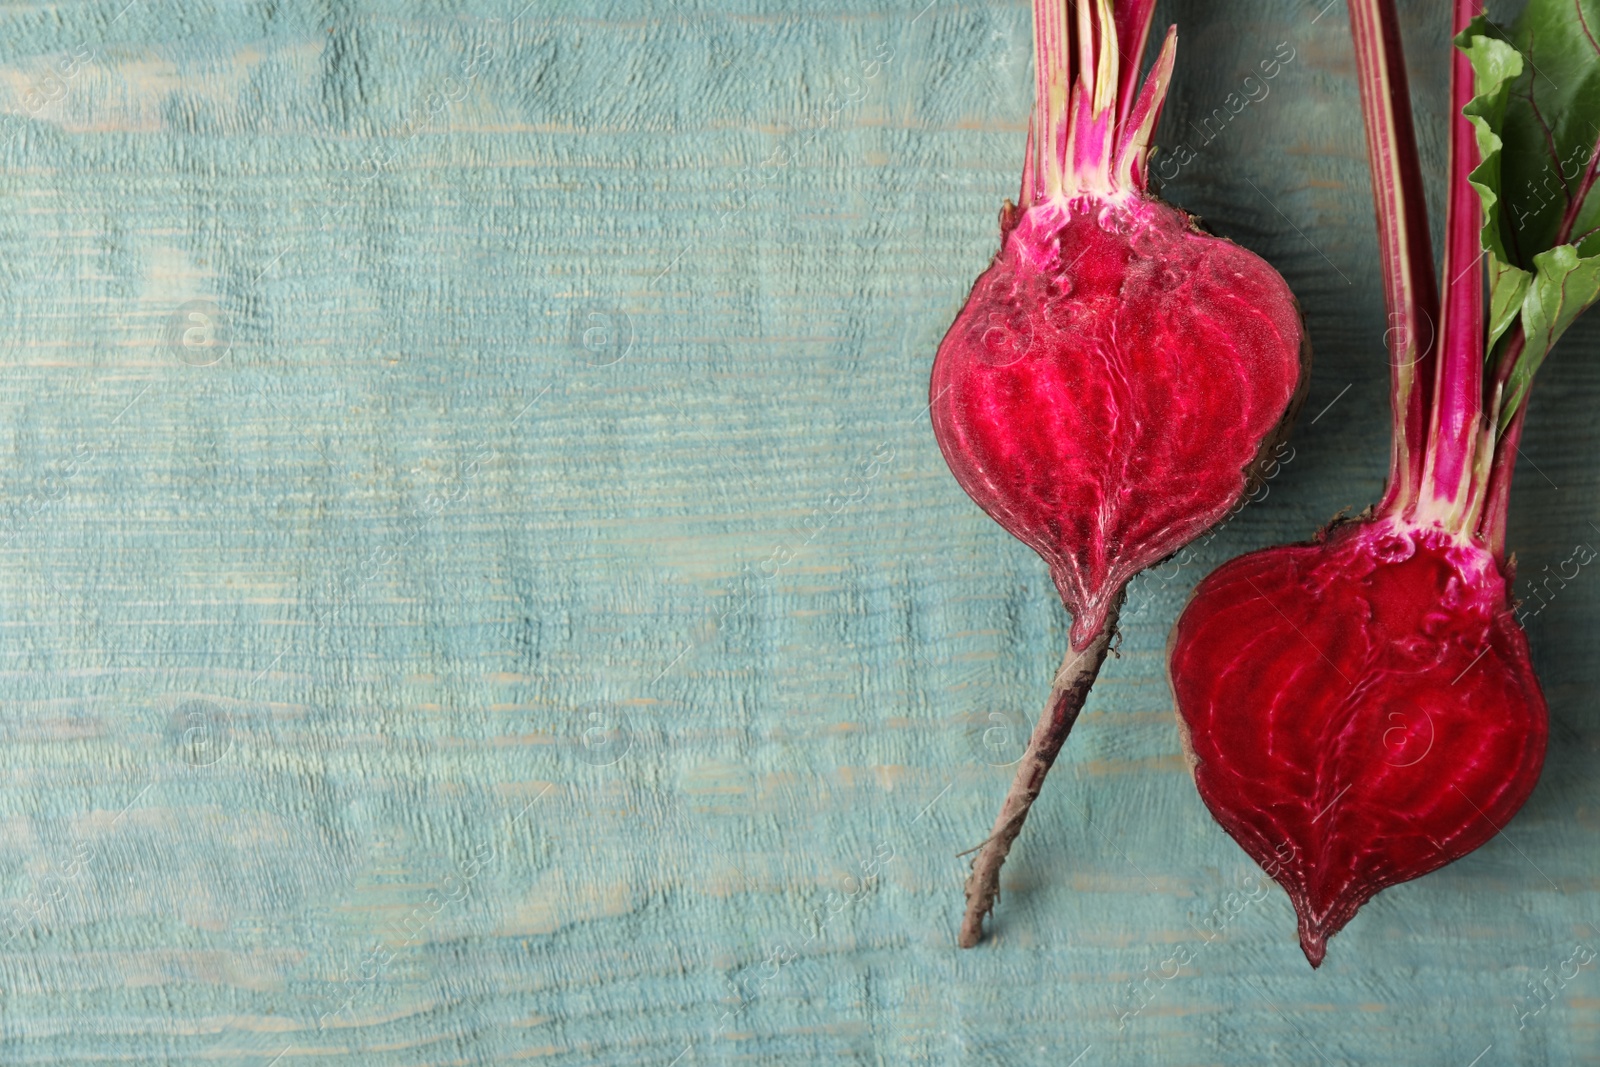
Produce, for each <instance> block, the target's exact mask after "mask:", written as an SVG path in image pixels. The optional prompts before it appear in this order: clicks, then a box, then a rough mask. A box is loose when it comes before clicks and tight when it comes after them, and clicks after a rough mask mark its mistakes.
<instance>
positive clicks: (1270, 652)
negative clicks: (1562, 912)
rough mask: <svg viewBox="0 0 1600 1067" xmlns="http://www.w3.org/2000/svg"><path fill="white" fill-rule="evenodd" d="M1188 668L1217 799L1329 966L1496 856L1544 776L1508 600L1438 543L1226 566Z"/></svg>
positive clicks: (1205, 599) (1423, 531) (1202, 772)
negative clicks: (1439, 879)
mask: <svg viewBox="0 0 1600 1067" xmlns="http://www.w3.org/2000/svg"><path fill="white" fill-rule="evenodd" d="M1169 663H1170V670H1171V680H1172V686H1173V692H1174V695H1175V696H1176V698H1177V709H1178V716H1179V720H1180V723H1181V725H1182V728H1183V733H1184V747H1185V750H1186V751H1187V752H1188V753H1189V756H1190V761H1191V764H1192V767H1193V770H1194V777H1195V784H1196V786H1197V787H1198V788H1199V791H1200V796H1201V799H1202V800H1204V802H1205V804H1206V807H1208V808H1209V809H1210V810H1211V813H1212V814H1213V815H1214V816H1215V817H1216V819H1217V821H1218V822H1219V823H1221V824H1222V826H1223V828H1224V829H1225V830H1227V832H1228V833H1229V834H1230V835H1231V836H1232V837H1233V838H1234V840H1235V841H1237V842H1238V843H1239V845H1240V846H1241V847H1243V848H1244V850H1245V851H1246V852H1248V853H1249V854H1250V855H1251V857H1252V858H1254V859H1255V860H1256V862H1257V863H1259V864H1261V865H1262V867H1263V868H1264V869H1266V870H1268V871H1269V872H1275V873H1274V877H1275V878H1276V879H1277V881H1278V882H1279V883H1280V884H1281V885H1282V886H1283V887H1284V889H1285V890H1287V892H1288V894H1289V898H1290V900H1291V901H1292V902H1293V903H1294V907H1295V911H1296V912H1297V913H1298V915H1299V925H1300V944H1301V948H1302V949H1303V950H1304V951H1305V954H1306V958H1307V959H1308V960H1310V961H1311V965H1312V966H1313V967H1315V966H1318V965H1320V964H1321V962H1322V959H1323V956H1324V954H1325V952H1326V950H1327V940H1328V938H1329V937H1331V936H1332V935H1333V934H1334V933H1336V932H1338V930H1340V929H1341V928H1342V927H1343V926H1344V925H1345V924H1346V923H1347V922H1349V921H1350V919H1351V918H1352V917H1353V916H1354V915H1355V913H1356V911H1357V909H1358V908H1360V907H1361V905H1362V904H1364V903H1366V902H1367V901H1368V900H1370V899H1371V898H1372V897H1373V895H1374V894H1376V893H1378V892H1379V891H1380V890H1382V889H1384V888H1386V887H1388V886H1392V885H1395V884H1397V883H1400V882H1405V881H1409V880H1410V879H1412V878H1417V877H1419V876H1421V875H1423V874H1426V873H1428V872H1429V871H1432V870H1435V869H1437V868H1439V867H1442V866H1444V865H1445V864H1447V863H1450V862H1452V861H1453V860H1456V859H1459V858H1460V857H1462V856H1464V855H1466V854H1467V853H1468V852H1471V851H1472V850H1473V849H1475V848H1477V847H1478V846H1479V845H1482V844H1484V843H1485V842H1486V841H1488V840H1489V839H1490V838H1491V837H1493V836H1494V835H1495V834H1496V833H1497V832H1498V829H1499V828H1500V827H1503V826H1504V825H1505V824H1506V822H1507V821H1508V820H1509V819H1510V818H1511V817H1512V816H1513V815H1514V814H1516V812H1517V810H1518V809H1519V808H1520V807H1521V806H1522V804H1523V802H1524V801H1526V800H1527V799H1528V795H1529V794H1530V793H1531V792H1532V791H1533V787H1534V784H1535V783H1536V782H1537V781H1538V777H1539V771H1540V769H1541V767H1542V766H1543V763H1544V752H1545V742H1546V737H1547V735H1548V729H1549V725H1548V712H1547V710H1546V706H1545V700H1544V695H1543V693H1542V692H1541V690H1540V688H1539V682H1538V679H1537V678H1536V677H1535V675H1534V671H1533V667H1532V664H1531V662H1530V660H1529V656H1528V642H1527V639H1526V637H1525V635H1524V634H1523V631H1522V628H1521V627H1520V626H1519V625H1518V624H1517V622H1516V620H1515V618H1514V617H1513V615H1512V604H1511V600H1510V595H1509V583H1508V581H1507V579H1506V577H1505V576H1504V574H1503V573H1502V572H1501V570H1500V568H1499V567H1498V566H1497V565H1496V563H1495V560H1494V558H1493V557H1492V555H1491V554H1490V553H1489V552H1487V551H1485V550H1484V549H1482V548H1481V547H1479V546H1477V545H1476V544H1474V543H1472V542H1471V541H1470V540H1465V539H1461V538H1457V537H1452V536H1450V535H1448V534H1445V533H1444V532H1443V531H1441V530H1438V529H1431V528H1420V527H1416V526H1412V525H1409V524H1406V523H1403V522H1400V521H1398V520H1395V519H1388V518H1382V519H1373V520H1367V521H1360V522H1351V523H1345V524H1342V525H1338V526H1335V527H1334V528H1333V529H1332V530H1331V531H1329V532H1327V533H1326V535H1325V536H1323V537H1322V538H1320V539H1319V540H1318V541H1316V542H1313V543H1309V544H1300V545H1287V546H1283V547H1278V548H1270V549H1266V550H1263V551H1259V552H1254V553H1251V554H1249V555H1246V556H1241V557H1239V558H1238V559H1235V560H1233V561H1231V562H1229V563H1227V564H1224V565H1223V566H1222V567H1221V568H1219V569H1218V570H1216V571H1215V572H1213V573H1212V574H1211V575H1210V576H1208V577H1207V578H1206V579H1205V580H1204V581H1202V582H1201V583H1200V585H1199V586H1198V587H1197V588H1196V590H1195V592H1194V596H1193V598H1192V599H1191V600H1190V602H1189V605H1188V606H1187V607H1186V608H1185V610H1184V612H1183V614H1182V616H1181V617H1180V618H1179V620H1178V624H1177V627H1176V628H1175V629H1174V631H1173V635H1172V642H1171V649H1170V657H1169Z"/></svg>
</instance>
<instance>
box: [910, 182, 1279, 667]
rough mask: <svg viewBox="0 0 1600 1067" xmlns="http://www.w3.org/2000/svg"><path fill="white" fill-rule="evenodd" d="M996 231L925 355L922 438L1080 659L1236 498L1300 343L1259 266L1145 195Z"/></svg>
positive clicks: (1274, 426)
mask: <svg viewBox="0 0 1600 1067" xmlns="http://www.w3.org/2000/svg"><path fill="white" fill-rule="evenodd" d="M1008 222H1012V223H1014V225H1011V226H1010V227H1009V231H1008V232H1005V233H1004V235H1003V240H1002V247H1001V250H1000V253H999V254H998V255H997V256H996V257H995V260H994V262H993V264H992V265H991V266H990V267H989V269H988V270H987V271H985V272H984V274H983V275H982V276H981V277H979V279H978V281H977V283H976V284H975V285H974V287H973V290H972V294H971V296H970V297H969V298H968V300H967V304H966V306H965V307H964V308H963V309H962V311H961V313H960V315H959V316H957V318H956V320H955V323H954V324H953V325H952V326H951V328H950V331H949V333H948V334H947V335H946V336H945V339H944V341H943V343H942V344H941V345H940V347H939V353H938V356H937V358H936V360H935V362H934V368H933V376H932V382H931V386H930V394H931V397H932V405H931V407H932V416H933V425H934V432H935V434H936V435H937V437H938V440H939V446H940V448H941V450H942V451H943V453H944V456H945V459H946V461H947V462H948V463H949V465H950V469H951V471H952V472H953V473H954V474H955V476H956V479H957V481H958V482H959V483H960V484H961V486H962V488H963V489H965V490H966V492H967V494H968V495H969V496H971V497H972V499H973V500H974V501H976V502H977V503H978V505H979V506H981V507H982V508H983V510H984V511H986V512H987V513H988V514H989V515H990V516H991V517H992V518H993V519H994V520H995V521H996V522H998V523H1000V525H1001V526H1003V527H1005V528H1006V529H1007V530H1008V531H1010V532H1011V533H1012V534H1013V535H1014V536H1016V537H1017V538H1018V539H1020V540H1022V541H1023V542H1025V543H1026V544H1028V545H1029V546H1031V547H1032V548H1033V549H1034V550H1035V551H1036V552H1038V553H1039V555H1040V556H1042V557H1043V558H1044V560H1045V562H1046V563H1048V564H1049V566H1050V573H1051V576H1052V578H1053V579H1054V580H1055V584H1056V588H1057V589H1058V590H1059V592H1060V594H1061V598H1062V600H1063V601H1064V602H1065V604H1066V606H1067V608H1068V609H1069V610H1070V611H1071V612H1072V615H1073V625H1072V644H1073V647H1074V648H1075V649H1078V650H1080V651H1081V650H1082V649H1084V648H1086V647H1088V645H1089V644H1090V642H1091V641H1092V640H1093V639H1094V638H1095V637H1096V635H1097V634H1098V633H1099V632H1100V630H1101V628H1102V625H1103V623H1104V621H1105V617H1106V612H1107V609H1108V608H1109V606H1110V604H1111V602H1112V600H1113V599H1114V598H1115V596H1116V595H1117V594H1118V593H1119V592H1120V591H1121V589H1122V588H1123V586H1124V585H1125V584H1126V583H1127V582H1128V580H1129V579H1131V578H1132V577H1133V576H1134V575H1136V574H1138V573H1139V572H1140V571H1141V570H1143V569H1144V568H1145V567H1148V566H1150V565H1151V564H1153V563H1155V562H1157V561H1159V560H1161V559H1163V558H1165V557H1167V556H1169V555H1171V554H1172V553H1174V552H1176V551H1178V550H1179V549H1180V548H1182V547H1183V546H1184V545H1186V544H1188V543H1189V542H1190V541H1192V540H1194V539H1195V538H1196V537H1198V536H1199V535H1200V534H1201V533H1203V532H1204V531H1205V530H1206V529H1208V528H1209V527H1211V526H1212V525H1214V524H1215V523H1216V522H1217V521H1219V520H1220V519H1221V518H1222V517H1223V516H1224V515H1225V514H1226V513H1227V511H1228V509H1229V508H1230V507H1231V506H1232V505H1233V504H1234V503H1235V502H1236V501H1237V500H1238V499H1239V498H1240V497H1241V496H1242V495H1243V494H1244V493H1245V491H1246V489H1247V483H1248V479H1249V477H1250V474H1251V470H1252V467H1253V464H1255V463H1257V462H1258V461H1259V460H1260V459H1261V458H1262V457H1263V455H1264V453H1265V451H1266V449H1268V448H1269V447H1271V445H1272V444H1274V443H1276V441H1277V439H1278V437H1279V434H1280V432H1281V431H1282V429H1283V428H1284V427H1285V426H1286V424H1287V421H1288V419H1290V418H1292V416H1293V414H1294V408H1295V407H1296V406H1297V401H1298V400H1299V399H1301V398H1303V395H1304V382H1305V380H1306V378H1307V374H1306V370H1307V366H1308V364H1309V348H1308V346H1307V345H1306V342H1305V340H1304V333H1303V330H1302V326H1301V319H1300V312H1299V307H1298V305H1297V304H1296V302H1295V299H1294V296H1293V295H1292V294H1291V293H1290V291H1289V287H1288V286H1287V285H1286V284H1285V283H1284V281H1283V279H1282V278H1281V277H1279V276H1278V274H1277V272H1276V271H1274V270H1273V269H1272V267H1271V266H1269V265H1268V264H1267V263H1266V262H1265V261H1264V260H1262V259H1260V258H1259V257H1257V256H1256V255H1254V254H1253V253H1251V252H1249V251H1248V250H1246V249H1244V248H1241V247H1239V246H1238V245H1236V244H1234V243H1233V242H1231V241H1228V240H1225V239H1222V238H1218V237H1214V236H1212V235H1210V234H1207V233H1205V232H1204V231H1202V230H1201V229H1199V228H1198V227H1197V226H1196V225H1195V224H1194V221H1193V220H1192V218H1191V217H1190V216H1189V215H1187V214H1185V213H1184V212H1182V211H1179V210H1177V209H1175V208H1173V207H1171V206H1169V205H1167V204H1165V203H1163V202H1162V201H1160V200H1158V199H1156V198H1154V197H1152V196H1149V195H1146V194H1143V193H1127V194H1124V195H1120V196H1117V197H1114V198H1102V197H1099V196H1095V195H1087V194H1086V195H1081V196H1078V197H1075V198H1073V199H1071V200H1068V201H1061V200H1053V201H1047V202H1044V203H1042V204H1039V205H1037V206H1035V207H1032V208H1030V209H1028V210H1027V211H1025V212H1022V213H1021V214H1020V215H1017V216H1012V217H1008Z"/></svg>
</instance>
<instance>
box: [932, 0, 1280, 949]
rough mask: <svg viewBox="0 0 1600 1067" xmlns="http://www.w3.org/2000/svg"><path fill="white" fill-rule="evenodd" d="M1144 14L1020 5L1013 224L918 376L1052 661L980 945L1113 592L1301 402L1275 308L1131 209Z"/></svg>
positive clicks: (967, 938) (1164, 79)
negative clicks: (1028, 28) (1040, 564)
mask: <svg viewBox="0 0 1600 1067" xmlns="http://www.w3.org/2000/svg"><path fill="white" fill-rule="evenodd" d="M1154 10H1155V4H1154V0H1127V2H1125V3H1124V2H1118V3H1115V4H1113V3H1112V2H1111V0H1034V42H1035V45H1036V48H1037V53H1038V59H1037V63H1036V71H1035V73H1036V75H1037V78H1038V85H1037V94H1036V97H1035V106H1034V114H1033V122H1032V123H1031V125H1030V127H1029V133H1028V162H1027V165H1026V167H1025V168H1024V169H1023V178H1022V191H1021V195H1020V198H1019V199H1020V205H1018V206H1012V205H1010V204H1007V205H1006V206H1005V208H1004V209H1003V210H1002V212H1001V223H1000V235H1001V243H1000V251H999V253H998V254H997V255H996V256H995V258H994V261H993V262H992V263H991V264H990V265H989V268H988V269H987V270H986V271H984V273H983V274H982V275H981V276H980V277H979V278H978V280H977V282H976V284H974V286H973V288H972V294H971V295H970V296H969V297H968V298H967V303H966V306H965V307H963V308H962V309H961V313H960V314H959V315H957V316H956V320H955V322H954V323H953V324H952V325H951V327H950V330H949V332H948V333H947V334H946V335H945V338H944V341H943V342H942V343H941V344H940V346H939V352H938V355H937V356H936V357H935V359H934V364H933V374H932V379H931V381H930V383H929V393H930V400H929V407H930V408H931V410H932V416H933V429H934V434H935V436H936V437H937V438H938V441H939V448H940V450H941V451H942V452H943V453H944V457H945V461H946V462H947V463H949V465H950V470H951V472H952V473H953V474H954V475H955V477H956V481H957V482H959V483H960V485H961V487H962V488H963V489H965V490H966V492H967V494H968V495H969V496H971V497H972V499H973V500H975V501H976V502H977V503H978V505H979V506H980V507H982V508H983V510H984V511H986V512H988V514H989V515H990V516H991V517H993V518H994V519H995V521H996V522H998V523H1000V525H1001V526H1003V527H1005V528H1006V529H1007V530H1009V531H1010V532H1011V533H1012V534H1013V535H1014V536H1016V537H1017V538H1019V539H1021V540H1022V541H1024V542H1025V543H1027V544H1028V545H1029V546H1031V547H1032V548H1033V549H1034V551H1036V552H1038V553H1039V555H1040V556H1042V557H1043V558H1044V560H1045V562H1046V563H1048V564H1049V566H1050V574H1051V577H1052V578H1053V579H1054V581H1055V585H1056V588H1057V590H1058V591H1059V592H1060V594H1061V599H1062V601H1063V602H1064V603H1065V604H1066V606H1067V608H1068V610H1070V611H1071V612H1072V617H1073V618H1072V633H1071V637H1070V640H1069V644H1070V648H1069V649H1068V651H1067V656H1066V658H1065V659H1064V660H1063V662H1062V665H1061V668H1060V669H1059V670H1058V671H1057V672H1056V676H1055V680H1054V683H1053V684H1052V686H1051V692H1050V696H1049V698H1048V699H1047V700H1046V702H1045V708H1044V711H1043V713H1042V714H1041V715H1040V717H1039V721H1038V725H1037V726H1036V727H1035V728H1034V732H1033V736H1032V737H1031V738H1030V739H1029V742H1028V748H1027V751H1026V752H1025V753H1024V754H1023V757H1022V760H1021V761H1020V762H1019V764H1018V767H1017V772H1016V777H1015V779H1014V781H1013V782H1012V786H1011V790H1010V792H1009V793H1008V794H1007V796H1006V799H1005V802H1004V803H1003V804H1002V806H1001V809H1000V814H999V815H998V817H997V818H996V819H995V823H994V829H993V831H992V832H991V833H990V835H989V837H988V838H987V839H985V840H984V841H983V842H982V843H981V844H980V845H979V847H978V849H977V852H978V856H977V858H976V859H974V860H973V865H972V876H971V877H970V878H969V879H968V881H967V912H966V916H965V918H964V919H963V921H962V926H961V933H960V937H959V941H960V943H961V944H962V945H963V946H968V947H970V946H972V945H975V944H977V943H978V941H979V939H980V938H981V937H982V934H983V919H984V916H986V915H987V914H988V913H989V911H990V910H991V909H992V907H993V905H994V900H995V898H996V896H997V895H998V893H999V881H1000V868H1001V865H1002V864H1003V863H1004V862H1005V859H1006V855H1007V853H1008V852H1009V850H1010V848H1011V843H1012V841H1014V840H1015V839H1016V836H1017V834H1018V833H1019V832H1020V831H1021V828H1022V824H1023V821H1024V820H1025V819H1026V818H1027V815H1028V810H1029V808H1030V807H1031V806H1032V804H1033V801H1034V800H1035V799H1036V798H1037V797H1038V795H1039V790H1040V788H1041V787H1042V786H1043V783H1044V779H1045V775H1046V774H1047V773H1048V772H1049V770H1050V766H1051V764H1052V763H1053V762H1054V760H1055V758H1056V755H1057V754H1058V753H1059V752H1060V749H1061V746H1062V743H1063V742H1064V741H1065V740H1066V736H1067V732H1068V731H1069V730H1070V729H1071V728H1072V724H1073V722H1074V721H1075V720H1076V719H1077V716H1078V713H1079V711H1080V710H1081V709H1082V707H1083V702H1084V700H1085V698H1086V697H1087V695H1088V692H1089V688H1090V686H1092V685H1093V684H1094V679H1095V675H1096V673H1097V672H1098V671H1099V669H1100V664H1101V663H1102V661H1103V660H1104V659H1105V656H1106V654H1107V651H1108V649H1109V647H1110V644H1111V640H1112V636H1113V634H1114V631H1115V628H1116V612H1117V610H1118V607H1119V605H1120V604H1121V602H1122V597H1123V590H1124V587H1125V586H1126V585H1127V583H1128V580H1129V579H1131V578H1132V577H1133V576H1134V575H1136V574H1138V573H1139V572H1140V571H1141V570H1143V569H1144V568H1145V567H1148V566H1149V565H1150V564H1152V563H1155V562H1157V561H1159V560H1161V559H1163V558H1165V557H1166V556H1169V555H1171V554H1173V553H1174V552H1176V551H1178V550H1179V549H1181V548H1182V547H1183V546H1184V545H1186V544H1188V543H1189V542H1190V541H1192V540H1194V539H1195V538H1196V537H1198V536H1199V535H1200V534H1202V533H1203V532H1205V530H1206V529H1207V528H1209V527H1211V526H1212V525H1214V524H1215V523H1217V522H1218V521H1219V520H1221V519H1222V518H1223V517H1224V516H1225V515H1227V513H1228V512H1229V510H1230V509H1231V508H1232V507H1233V506H1234V505H1235V504H1236V503H1237V502H1238V501H1239V500H1240V498H1241V497H1243V495H1244V494H1245V493H1246V492H1247V491H1248V489H1249V488H1250V481H1251V479H1252V477H1254V476H1255V475H1256V473H1257V465H1258V464H1263V463H1264V462H1265V461H1266V458H1267V455H1268V452H1269V450H1270V449H1272V448H1273V446H1274V445H1276V444H1277V443H1278V441H1279V440H1280V436H1281V434H1283V433H1284V432H1285V431H1286V428H1287V425H1288V422H1289V420H1290V419H1292V418H1293V416H1294V413H1295V409H1296V408H1297V407H1298V404H1299V401H1300V400H1301V399H1303V398H1304V395H1305V388H1306V383H1307V379H1308V369H1309V363H1310V348H1309V345H1308V344H1307V342H1306V340H1305V331H1304V329H1303V328H1302V323H1301V320H1300V310H1299V307H1298V305H1297V304H1296V303H1295V299H1294V296H1293V295H1292V294H1291V293H1290V292H1289V287H1288V286H1287V285H1286V284H1284V281H1283V279H1282V278H1280V277H1279V276H1278V274H1277V272H1276V271H1274V270H1273V269H1272V268H1271V267H1270V266H1268V265H1267V263H1266V262H1265V261H1263V260H1262V259H1260V258H1259V257H1258V256H1255V255H1253V254H1251V253H1250V252H1248V251H1246V250H1245V249H1243V248H1240V247H1239V246H1238V245H1235V244H1233V243H1232V242H1230V241H1227V240H1223V239H1222V238H1219V237H1215V236H1212V235H1211V234H1209V233H1206V232H1205V231H1204V230H1202V229H1201V228H1200V227H1199V226H1198V225H1196V224H1195V221H1194V219H1193V218H1191V217H1190V216H1189V215H1187V214H1185V213H1184V212H1182V211H1180V210H1178V209H1177V208H1174V207H1172V206H1170V205H1168V204H1165V203H1163V202H1162V201H1161V200H1159V199H1158V198H1156V197H1155V196H1154V195H1152V194H1151V193H1150V191H1149V188H1148V179H1149V171H1148V163H1149V155H1150V151H1151V149H1150V135H1151V132H1152V131H1153V130H1154V129H1155V125H1156V122H1157V119H1158V117H1159V115H1160V113H1161V107H1162V103H1163V101H1164V100H1165V99H1166V93H1167V87H1168V85H1169V84H1170V82H1171V75H1172V64H1173V58H1174V56H1175V55H1176V49H1177V33H1176V29H1175V28H1174V29H1173V30H1169V31H1168V33H1167V37H1166V40H1165V42H1164V43H1163V45H1162V48H1161V50H1160V52H1159V54H1158V55H1157V57H1156V60H1155V63H1154V65H1153V66H1152V67H1151V69H1150V72H1149V75H1148V76H1147V77H1146V78H1145V79H1144V83H1143V86H1142V88H1137V89H1136V87H1137V86H1138V85H1139V60H1140V58H1141V56H1142V55H1143V54H1144V45H1145V41H1146V39H1147V37H1148V35H1149V29H1150V20H1151V17H1152V15H1153V13H1154Z"/></svg>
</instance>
